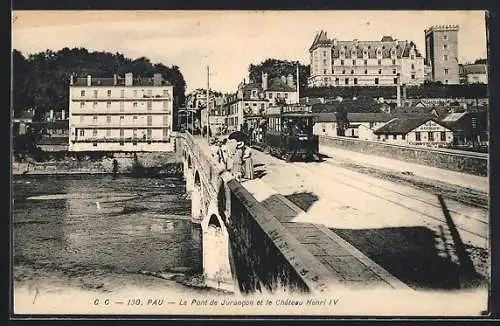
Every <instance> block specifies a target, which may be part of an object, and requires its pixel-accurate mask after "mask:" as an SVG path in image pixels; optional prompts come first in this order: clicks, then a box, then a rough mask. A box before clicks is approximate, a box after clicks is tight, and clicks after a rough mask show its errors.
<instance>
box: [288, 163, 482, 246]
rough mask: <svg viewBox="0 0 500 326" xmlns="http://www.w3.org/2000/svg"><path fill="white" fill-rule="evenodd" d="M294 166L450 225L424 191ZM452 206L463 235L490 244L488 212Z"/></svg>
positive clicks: (335, 171) (331, 169) (325, 169)
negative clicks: (475, 213) (468, 210)
mask: <svg viewBox="0 0 500 326" xmlns="http://www.w3.org/2000/svg"><path fill="white" fill-rule="evenodd" d="M293 164H295V165H298V166H300V167H301V168H302V169H304V170H306V171H308V172H310V173H314V174H317V175H320V176H321V177H322V178H324V179H330V180H334V181H335V182H338V183H340V184H343V185H345V186H346V187H351V188H354V189H356V190H357V191H360V192H362V193H365V194H368V195H370V196H373V197H376V198H380V199H381V200H383V201H386V202H389V203H391V204H393V205H397V206H399V207H403V208H405V209H407V210H410V211H412V212H415V213H417V214H419V215H420V216H423V217H424V218H426V219H428V220H432V221H437V222H440V223H446V218H445V217H444V215H443V213H442V209H443V208H442V207H441V205H440V204H437V203H435V202H433V201H431V200H430V198H429V196H428V195H427V196H423V195H422V192H418V191H410V190H411V189H410V188H408V191H407V192H403V191H401V190H396V189H395V188H396V187H395V186H391V185H390V183H389V182H387V181H382V180H376V181H375V180H372V181H368V180H369V178H366V177H363V179H361V178H360V177H356V174H355V173H346V172H342V171H341V170H342V169H341V168H336V167H335V166H333V164H332V163H327V164H324V162H323V164H321V165H309V164H306V163H293ZM313 166H314V167H313ZM320 168H321V170H320ZM399 188H401V187H399ZM431 196H432V194H431ZM436 198H437V197H436ZM450 204H451V205H450V206H451V207H449V208H448V211H449V212H450V214H452V216H453V219H454V220H455V224H456V227H457V229H458V230H459V231H461V232H464V233H467V234H468V235H469V236H472V237H475V238H477V240H479V241H480V242H481V243H487V240H488V237H487V232H486V231H487V227H488V215H487V212H484V210H480V209H472V210H473V211H476V212H477V213H480V212H481V211H483V213H485V214H484V215H485V216H484V217H478V216H473V215H469V214H467V213H464V212H462V211H460V204H458V203H450ZM478 215H479V214H478Z"/></svg>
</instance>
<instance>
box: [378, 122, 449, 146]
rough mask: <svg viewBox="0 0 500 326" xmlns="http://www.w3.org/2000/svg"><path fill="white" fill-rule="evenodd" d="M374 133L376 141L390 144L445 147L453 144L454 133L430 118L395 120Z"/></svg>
mask: <svg viewBox="0 0 500 326" xmlns="http://www.w3.org/2000/svg"><path fill="white" fill-rule="evenodd" d="M373 133H374V134H375V136H376V140H379V141H384V142H388V143H399V144H409V145H427V146H443V145H446V144H450V143H452V142H453V131H452V130H451V129H450V128H448V127H446V126H445V125H444V124H443V123H441V122H439V121H438V120H437V119H433V118H428V117H412V118H407V117H400V118H394V119H392V120H390V121H388V122H387V123H386V124H384V125H382V126H380V127H379V128H377V129H375V130H374V131H373Z"/></svg>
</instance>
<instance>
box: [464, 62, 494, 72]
mask: <svg viewBox="0 0 500 326" xmlns="http://www.w3.org/2000/svg"><path fill="white" fill-rule="evenodd" d="M487 71H488V66H487V65H486V64H484V63H476V64H471V65H463V66H461V67H460V73H461V74H464V75H468V74H486V72H487Z"/></svg>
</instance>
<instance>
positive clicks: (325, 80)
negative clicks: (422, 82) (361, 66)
mask: <svg viewBox="0 0 500 326" xmlns="http://www.w3.org/2000/svg"><path fill="white" fill-rule="evenodd" d="M411 79H415V75H411ZM350 80H351V79H350V78H345V79H344V84H345V85H349V83H350ZM329 81H330V79H329V78H328V77H325V78H324V82H325V83H328V82H329ZM379 81H380V80H379V78H375V79H374V83H375V85H378V84H379ZM352 83H353V84H354V85H358V78H353V79H352ZM393 83H394V85H397V84H398V79H397V78H394V79H393ZM335 85H340V78H335Z"/></svg>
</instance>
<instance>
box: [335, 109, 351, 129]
mask: <svg viewBox="0 0 500 326" xmlns="http://www.w3.org/2000/svg"><path fill="white" fill-rule="evenodd" d="M335 120H336V122H337V136H345V131H346V129H347V128H349V119H348V118H347V112H346V110H345V109H344V108H342V107H341V108H339V109H338V111H337V112H336V114H335Z"/></svg>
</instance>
